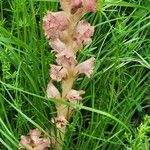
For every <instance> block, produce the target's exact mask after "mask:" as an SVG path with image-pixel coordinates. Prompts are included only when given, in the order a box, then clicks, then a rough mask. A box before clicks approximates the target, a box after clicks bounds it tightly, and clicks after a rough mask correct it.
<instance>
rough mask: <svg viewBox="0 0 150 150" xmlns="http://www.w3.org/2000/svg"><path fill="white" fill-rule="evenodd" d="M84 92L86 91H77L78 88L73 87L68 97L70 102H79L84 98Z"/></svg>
mask: <svg viewBox="0 0 150 150" xmlns="http://www.w3.org/2000/svg"><path fill="white" fill-rule="evenodd" d="M84 93H85V92H84V91H76V90H73V89H72V90H70V91H69V93H68V94H67V96H66V98H67V99H68V101H69V102H72V103H77V102H79V101H80V100H82V97H81V96H80V95H82V94H84Z"/></svg>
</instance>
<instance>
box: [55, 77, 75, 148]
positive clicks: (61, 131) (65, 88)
mask: <svg viewBox="0 0 150 150" xmlns="http://www.w3.org/2000/svg"><path fill="white" fill-rule="evenodd" d="M74 79H75V78H73V77H70V78H68V79H66V80H64V81H63V82H62V99H64V100H65V98H66V95H67V94H68V92H69V91H70V90H71V89H72V86H73V82H74ZM57 114H58V116H61V115H63V116H64V117H65V118H66V120H68V119H69V118H70V116H68V114H69V109H68V107H67V106H64V107H62V109H59V110H57ZM65 130H66V126H64V127H63V128H57V131H56V132H57V137H56V139H57V140H56V141H55V145H54V150H61V149H62V145H63V141H64V137H65Z"/></svg>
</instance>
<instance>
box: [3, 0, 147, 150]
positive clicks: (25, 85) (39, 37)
mask: <svg viewBox="0 0 150 150" xmlns="http://www.w3.org/2000/svg"><path fill="white" fill-rule="evenodd" d="M99 2H100V4H101V5H99V6H98V9H97V12H96V13H94V14H88V15H86V16H85V19H87V20H88V21H89V22H90V23H91V24H93V25H95V26H96V31H95V36H94V37H93V42H92V43H91V45H88V46H86V47H85V48H83V49H81V50H80V54H79V55H78V60H80V61H83V60H85V59H86V58H88V57H90V56H91V55H92V56H93V55H94V56H95V58H96V62H95V70H94V74H93V77H92V78H91V79H90V80H88V79H87V78H84V77H81V78H80V79H78V80H77V82H76V83H75V85H74V87H75V89H82V90H85V91H86V94H85V96H84V99H83V104H84V105H83V106H82V107H81V110H78V111H77V112H76V113H75V114H74V116H73V118H72V120H71V122H70V124H69V125H68V130H67V134H66V137H65V142H64V150H86V149H92V150H114V149H115V150H149V138H150V137H149V135H148V134H147V133H148V132H149V131H150V128H149V126H150V119H149V118H148V117H145V116H146V115H150V109H149V108H150V94H149V93H150V72H149V70H150V32H149V30H150V15H149V14H150V7H149V6H150V2H149V0H126V1H119V0H118V1H117V0H105V1H102V0H101V1H99ZM102 4H103V7H102ZM58 8H59V5H58V2H57V1H54V0H29V1H27V0H11V1H9V0H0V149H1V150H5V149H8V150H17V149H18V142H19V138H20V136H21V135H26V134H27V133H28V131H29V130H30V129H32V128H36V127H38V128H40V129H41V130H42V131H43V132H44V133H45V134H47V135H49V136H50V131H49V129H50V128H51V127H52V126H53V124H52V123H51V118H52V117H53V116H55V115H56V111H55V108H54V103H53V102H54V101H56V100H53V99H47V98H46V97H45V89H46V85H47V83H48V81H49V73H48V70H49V64H50V63H54V62H55V57H54V55H53V54H52V53H51V48H50V47H49V46H48V42H47V41H46V39H45V37H44V35H43V30H42V18H43V16H44V14H45V13H46V11H47V10H52V11H56V10H58ZM56 102H60V101H59V100H58V101H56ZM65 104H66V105H68V104H67V103H65ZM144 118H146V119H145V121H144ZM147 118H148V119H147ZM141 123H142V124H141ZM140 124H141V125H140ZM141 126H142V127H141ZM137 127H139V128H138V129H137ZM141 128H142V129H143V128H144V129H143V130H140V129H141ZM141 135H142V136H141Z"/></svg>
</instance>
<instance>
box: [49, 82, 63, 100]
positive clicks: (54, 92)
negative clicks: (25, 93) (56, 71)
mask: <svg viewBox="0 0 150 150" xmlns="http://www.w3.org/2000/svg"><path fill="white" fill-rule="evenodd" d="M47 97H48V98H58V99H59V98H60V97H61V96H60V93H59V91H58V89H57V88H56V87H55V86H54V84H53V83H52V81H50V82H49V83H48V86H47Z"/></svg>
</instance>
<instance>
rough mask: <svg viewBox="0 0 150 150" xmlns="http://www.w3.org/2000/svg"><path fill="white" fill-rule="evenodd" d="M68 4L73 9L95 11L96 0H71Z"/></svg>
mask: <svg viewBox="0 0 150 150" xmlns="http://www.w3.org/2000/svg"><path fill="white" fill-rule="evenodd" d="M70 5H71V8H72V9H73V10H74V9H76V10H77V9H80V8H83V9H85V11H86V12H95V11H96V6H97V0H71V1H70Z"/></svg>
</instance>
